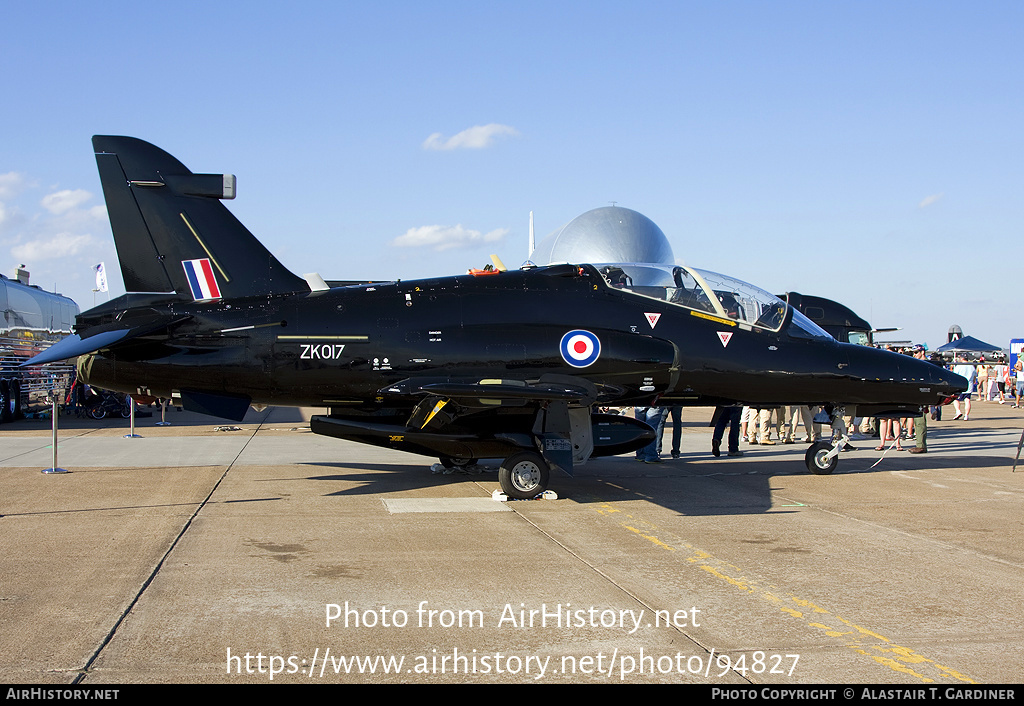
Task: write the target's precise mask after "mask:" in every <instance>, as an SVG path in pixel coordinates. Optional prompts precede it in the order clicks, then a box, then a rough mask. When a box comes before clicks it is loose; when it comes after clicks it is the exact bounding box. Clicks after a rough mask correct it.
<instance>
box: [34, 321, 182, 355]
mask: <svg viewBox="0 0 1024 706" xmlns="http://www.w3.org/2000/svg"><path fill="white" fill-rule="evenodd" d="M190 318H192V317H191V316H174V317H159V318H157V319H152V318H150V319H148V320H146V321H144V322H143V323H140V324H139V325H137V326H132V327H130V328H110V325H109V324H107V325H102V326H96V327H91V328H90V329H89V330H90V331H96V329H100V330H99V331H97V332H96V333H90V334H89V335H88V336H86V337H85V338H82V337H81V336H80V335H78V334H77V333H75V334H72V335H70V336H68V337H67V338H63V339H61V340H60V341H58V342H57V343H55V344H53V345H52V346H50V347H49V348H47V349H46V350H45V351H43V352H42V353H40V354H39V355H37V356H35V357H34V358H30V359H29V360H27V361H25V362H24V363H22V364H21V365H20V366H18V367H22V368H24V367H26V366H28V365H46V364H47V363H55V362H57V361H58V360H68V359H69V358H77V357H78V356H80V355H85V354H86V353H95V352H96V351H98V350H102V349H104V348H110V347H111V346H114V345H117V344H119V343H125V342H127V341H130V340H131V339H133V338H139V337H140V336H151V335H153V334H155V333H158V332H160V331H166V330H167V329H169V328H171V327H172V326H175V325H177V324H180V323H181V322H183V321H188V320H189V319H190ZM122 326H123V324H122ZM104 329H105V330H104Z"/></svg>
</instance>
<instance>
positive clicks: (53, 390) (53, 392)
mask: <svg viewBox="0 0 1024 706" xmlns="http://www.w3.org/2000/svg"><path fill="white" fill-rule="evenodd" d="M57 399H58V394H57V376H56V375H53V376H51V377H50V402H51V403H52V404H51V407H50V409H51V412H50V418H51V422H52V426H53V443H52V446H53V465H51V466H50V467H49V468H44V469H43V470H42V473H46V474H54V473H70V472H71V471H69V470H67V469H66V468H61V467H60V466H58V465H57V415H58V409H57Z"/></svg>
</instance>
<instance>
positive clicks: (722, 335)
mask: <svg viewBox="0 0 1024 706" xmlns="http://www.w3.org/2000/svg"><path fill="white" fill-rule="evenodd" d="M718 338H719V340H721V341H722V348H725V347H726V346H727V345H729V341H730V339H732V331H719V332H718Z"/></svg>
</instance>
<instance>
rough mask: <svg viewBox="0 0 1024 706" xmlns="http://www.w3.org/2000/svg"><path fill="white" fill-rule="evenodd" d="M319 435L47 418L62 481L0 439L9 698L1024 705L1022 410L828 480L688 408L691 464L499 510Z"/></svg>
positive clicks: (555, 480) (636, 471)
mask: <svg viewBox="0 0 1024 706" xmlns="http://www.w3.org/2000/svg"><path fill="white" fill-rule="evenodd" d="M310 412H312V410H294V409H269V410H266V411H264V412H262V413H258V414H257V413H255V412H250V416H249V417H248V418H247V419H246V420H245V421H244V422H242V423H239V424H236V425H232V424H230V423H222V422H219V421H217V420H213V419H211V418H208V417H201V416H199V415H190V414H188V413H184V412H175V411H169V412H168V415H167V418H168V420H169V421H170V422H171V423H172V425H171V426H169V427H158V426H155V422H157V421H159V414H158V415H156V416H154V417H151V418H143V419H139V420H138V421H137V433H138V434H140V435H141V438H134V439H126V438H124V434H125V433H127V422H122V421H120V420H118V421H117V422H112V421H109V420H105V421H103V422H95V421H91V420H72V419H67V418H61V420H60V423H61V429H60V431H59V444H58V465H59V466H61V467H63V468H66V469H67V470H69V471H71V472H70V473H67V474H63V475H44V474H42V473H41V472H40V471H41V470H42V469H44V468H49V467H50V466H51V465H52V453H53V450H52V448H50V426H49V422H48V421H43V420H22V421H19V422H15V423H12V424H6V425H2V426H0V483H2V488H3V492H2V494H0V625H2V627H3V629H2V630H0V681H4V682H10V683H30V684H71V683H79V684H83V685H102V684H127V683H138V682H167V683H268V682H275V683H277V682H284V683H299V682H301V683H454V682H458V683H494V682H501V683H521V682H539V683H567V682H572V683H620V682H626V683H654V682H659V683H660V682H674V683H701V684H711V685H725V686H730V687H742V686H750V685H781V684H841V685H842V684H865V683H867V684H887V683H893V684H910V685H915V686H916V687H921V688H927V687H941V688H943V689H945V688H947V687H959V686H970V685H973V684H993V683H1020V682H1021V665H1022V664H1024V614H1022V611H1021V606H1022V605H1024V580H1022V578H1024V531H1022V528H1021V518H1022V517H1024V469H1019V470H1018V472H1016V473H1014V472H1012V470H1011V468H1012V464H1013V457H1014V455H1015V453H1017V449H1018V443H1019V441H1020V438H1021V429H1022V426H1024V411H1022V410H1016V409H1010V408H1009V406H1008V405H1007V406H999V405H997V404H994V403H979V402H976V403H975V404H974V408H973V410H972V415H971V420H970V421H968V422H964V421H953V420H952V416H953V412H952V410H951V408H948V407H947V408H945V409H944V411H943V413H944V416H945V419H944V420H943V421H941V422H931V423H930V426H929V438H928V453H927V454H923V455H910V454H908V453H906V452H905V451H904V452H899V451H896V450H890V451H886V452H884V453H883V452H877V451H875V450H874V446H875V445H876V444H877V440H860V441H855V442H854V444H855V445H856V446H857V447H859V448H858V449H857V450H856V451H852V452H849V453H844V454H842V456H841V460H840V464H839V467H838V469H837V470H836V472H835V473H833V474H832V475H829V476H815V475H811V474H809V473H808V472H807V471H806V470H805V467H804V463H803V454H804V452H805V450H806V448H807V446H806V445H805V444H796V445H776V446H756V445H755V446H751V445H747V444H745V443H744V444H742V445H741V448H742V450H743V451H744V456H743V457H742V458H727V457H725V456H723V457H722V458H718V459H715V458H713V457H712V456H711V454H710V436H711V434H710V429H709V428H708V426H707V423H708V420H709V418H710V412H711V410H707V409H693V410H689V409H686V410H684V420H685V422H684V430H683V434H682V457H681V458H680V459H679V460H672V459H668V458H667V450H668V445H669V438H670V434H669V433H667V434H666V442H665V444H666V446H665V449H666V454H665V456H666V460H665V462H664V463H661V464H657V465H652V464H642V463H638V462H637V461H635V460H634V459H633V458H632V456H619V457H614V458H608V459H597V460H594V461H591V462H590V463H588V464H587V465H586V466H584V467H583V468H580V469H578V471H577V473H576V475H575V477H573V478H569V477H566V476H564V475H561V474H553V477H552V483H551V486H552V489H553V490H555V491H556V492H557V494H558V496H559V499H557V500H535V501H517V502H510V503H498V502H495V501H494V500H492V498H491V494H492V491H494V490H496V489H497V488H498V487H499V486H498V482H497V474H496V472H495V471H496V468H497V463H496V462H489V463H485V465H488V466H490V468H489V469H488V470H483V471H482V472H479V473H476V474H465V475H463V474H456V475H443V474H436V473H432V472H431V468H430V465H431V463H433V461H434V459H429V458H424V457H418V456H413V455H409V454H405V453H400V452H393V451H388V450H384V449H377V448H373V447H369V446H363V445H358V444H353V443H348V442H344V441H339V440H336V439H330V438H324V437H318V436H315V435H313V434H311V433H310V432H309V428H308V423H307V421H306V420H308V416H309V413H310ZM218 428H222V429H223V430H217V429H218ZM905 443H906V444H907V446H912V445H913V442H912V441H911V442H905ZM876 462H878V463H877V465H875V464H876Z"/></svg>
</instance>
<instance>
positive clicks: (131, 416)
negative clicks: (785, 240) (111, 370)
mask: <svg viewBox="0 0 1024 706" xmlns="http://www.w3.org/2000/svg"><path fill="white" fill-rule="evenodd" d="M126 399H127V401H128V418H129V419H130V420H131V424H130V427H131V433H129V434H125V435H124V438H126V439H141V438H142V435H141V434H136V433H135V400H133V399H132V396H131V395H128V396H127V398H126Z"/></svg>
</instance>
